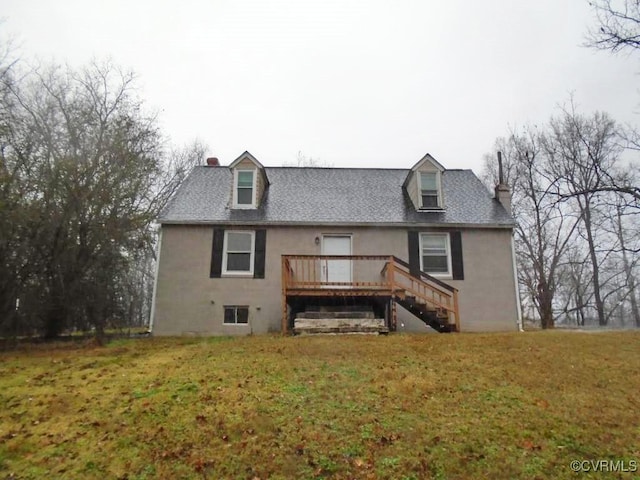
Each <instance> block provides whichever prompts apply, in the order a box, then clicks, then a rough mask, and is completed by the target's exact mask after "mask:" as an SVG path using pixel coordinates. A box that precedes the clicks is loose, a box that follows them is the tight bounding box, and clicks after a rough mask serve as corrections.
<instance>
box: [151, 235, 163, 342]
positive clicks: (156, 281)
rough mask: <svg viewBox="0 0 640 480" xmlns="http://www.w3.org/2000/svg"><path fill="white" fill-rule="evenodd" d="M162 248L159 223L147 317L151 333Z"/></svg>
mask: <svg viewBox="0 0 640 480" xmlns="http://www.w3.org/2000/svg"><path fill="white" fill-rule="evenodd" d="M161 248H162V225H160V234H159V235H158V245H157V249H158V250H157V253H156V269H155V270H156V271H155V275H154V278H153V295H152V296H151V315H150V317H151V318H149V331H150V332H151V334H152V335H153V323H154V322H153V321H154V320H155V317H156V298H157V295H158V271H159V270H160V251H161Z"/></svg>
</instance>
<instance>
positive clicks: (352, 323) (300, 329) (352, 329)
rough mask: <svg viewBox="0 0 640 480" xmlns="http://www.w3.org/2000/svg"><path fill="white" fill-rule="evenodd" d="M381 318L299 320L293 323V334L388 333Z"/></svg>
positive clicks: (299, 318)
mask: <svg viewBox="0 0 640 480" xmlns="http://www.w3.org/2000/svg"><path fill="white" fill-rule="evenodd" d="M388 332H389V329H388V328H387V327H386V325H385V323H384V319H382V318H301V317H297V318H296V319H295V321H294V327H293V333H295V334H300V335H302V334H316V333H324V334H327V333H336V334H337V333H388Z"/></svg>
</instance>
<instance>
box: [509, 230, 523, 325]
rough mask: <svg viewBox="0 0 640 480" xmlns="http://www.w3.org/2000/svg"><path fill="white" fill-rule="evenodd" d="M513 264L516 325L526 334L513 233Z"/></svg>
mask: <svg viewBox="0 0 640 480" xmlns="http://www.w3.org/2000/svg"><path fill="white" fill-rule="evenodd" d="M511 262H512V263H513V282H514V283H515V286H516V288H515V290H516V310H517V320H516V325H517V326H518V331H519V332H524V327H523V326H522V305H521V304H520V286H519V285H518V265H517V264H516V242H515V241H514V239H513V232H512V233H511Z"/></svg>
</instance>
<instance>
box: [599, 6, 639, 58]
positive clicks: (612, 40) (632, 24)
mask: <svg viewBox="0 0 640 480" xmlns="http://www.w3.org/2000/svg"><path fill="white" fill-rule="evenodd" d="M589 5H591V6H592V7H593V9H594V11H595V15H596V26H595V27H594V28H592V29H590V30H589V33H588V37H587V45H588V46H590V47H594V48H598V49H602V50H611V51H612V52H618V51H621V50H625V49H631V50H636V49H638V48H640V1H638V0H594V1H592V2H589Z"/></svg>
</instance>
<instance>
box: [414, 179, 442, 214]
mask: <svg viewBox="0 0 640 480" xmlns="http://www.w3.org/2000/svg"><path fill="white" fill-rule="evenodd" d="M418 182H419V186H420V208H423V209H438V208H441V206H442V204H441V201H440V178H439V175H438V173H437V172H420V174H419V175H418Z"/></svg>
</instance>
